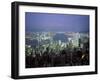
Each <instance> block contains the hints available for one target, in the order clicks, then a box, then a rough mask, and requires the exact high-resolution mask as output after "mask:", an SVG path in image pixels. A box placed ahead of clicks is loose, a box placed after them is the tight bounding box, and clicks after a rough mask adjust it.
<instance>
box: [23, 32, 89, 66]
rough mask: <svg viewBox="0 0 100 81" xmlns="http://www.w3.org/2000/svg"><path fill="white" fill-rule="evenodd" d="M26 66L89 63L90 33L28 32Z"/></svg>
mask: <svg viewBox="0 0 100 81" xmlns="http://www.w3.org/2000/svg"><path fill="white" fill-rule="evenodd" d="M25 56H26V62H25V63H26V68H33V67H56V66H77V65H78V66H79V65H89V35H88V34H87V33H74V32H67V33H66V32H57V33H53V32H35V33H26V46H25Z"/></svg>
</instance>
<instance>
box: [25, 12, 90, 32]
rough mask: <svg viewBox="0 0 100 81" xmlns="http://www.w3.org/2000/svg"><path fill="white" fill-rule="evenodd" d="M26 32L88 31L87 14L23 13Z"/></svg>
mask: <svg viewBox="0 0 100 81" xmlns="http://www.w3.org/2000/svg"><path fill="white" fill-rule="evenodd" d="M25 28H26V29H25V31H26V32H43V31H45V32H49V31H50V32H89V16H88V15H71V14H51V13H33V12H26V13H25Z"/></svg>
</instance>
